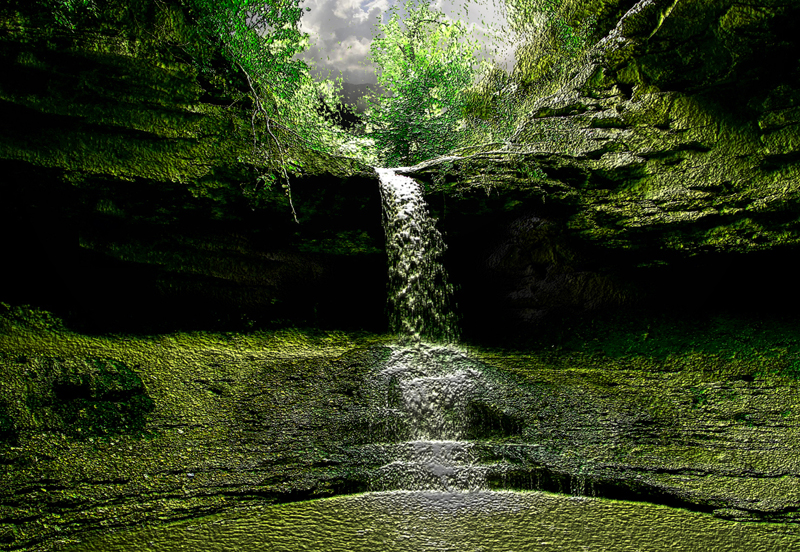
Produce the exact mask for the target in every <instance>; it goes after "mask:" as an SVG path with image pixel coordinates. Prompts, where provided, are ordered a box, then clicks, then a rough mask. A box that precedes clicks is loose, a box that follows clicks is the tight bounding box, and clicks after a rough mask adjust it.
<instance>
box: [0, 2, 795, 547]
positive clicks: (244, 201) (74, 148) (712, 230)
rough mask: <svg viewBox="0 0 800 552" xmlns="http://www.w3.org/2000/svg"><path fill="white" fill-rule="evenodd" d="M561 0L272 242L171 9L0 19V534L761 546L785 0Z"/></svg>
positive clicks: (271, 226)
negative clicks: (476, 123)
mask: <svg viewBox="0 0 800 552" xmlns="http://www.w3.org/2000/svg"><path fill="white" fill-rule="evenodd" d="M100 4H101V3H98V6H100ZM586 5H589V3H586ZM591 5H592V6H593V9H594V8H596V13H595V14H594V15H595V16H596V19H597V29H598V30H597V37H596V40H595V41H594V42H593V43H592V45H591V47H589V48H587V49H586V51H585V52H583V53H582V54H581V55H580V56H578V57H576V58H575V59H573V60H572V61H571V62H570V64H569V65H567V66H565V67H567V68H566V69H565V70H564V73H563V75H561V77H559V78H558V79H555V80H553V81H546V79H545V80H535V79H534V80H532V81H530V82H529V83H528V84H527V85H526V84H525V82H523V81H520V83H519V86H520V87H521V88H525V86H527V92H526V93H527V94H528V95H527V96H525V98H524V101H523V102H522V103H521V104H520V105H519V113H518V114H517V115H515V119H514V120H513V123H514V124H513V125H512V127H513V128H512V129H511V131H510V132H509V134H508V135H507V136H503V137H502V138H503V139H502V140H501V141H493V142H491V143H488V142H487V143H483V144H474V145H470V146H464V147H462V148H460V149H455V150H453V151H452V152H450V153H448V155H446V156H443V157H437V158H433V159H429V160H426V161H424V162H421V163H419V164H416V165H413V166H407V167H398V168H395V169H378V170H377V171H376V170H375V169H373V167H372V166H371V165H370V164H369V163H366V162H365V161H363V160H361V159H359V158H358V157H357V156H351V157H347V156H343V155H338V154H335V153H331V152H326V151H319V150H314V149H310V148H300V147H298V148H296V149H292V150H291V151H289V150H288V149H287V150H286V151H285V152H284V154H285V155H286V158H287V159H288V161H287V164H286V166H287V167H289V168H288V169H287V170H288V176H289V177H290V181H291V194H292V201H293V204H294V207H295V210H296V212H297V217H298V220H299V224H297V223H295V222H294V220H293V219H292V215H291V210H290V208H289V205H288V202H287V196H286V190H285V189H283V188H282V187H281V186H280V183H281V182H283V180H281V179H280V178H278V180H275V181H270V179H269V178H268V176H269V173H268V171H267V167H266V165H265V162H264V161H263V160H260V159H259V158H257V157H256V156H254V154H253V132H254V131H253V127H252V124H251V123H252V115H253V105H252V103H253V102H252V101H251V100H248V93H249V92H248V90H249V89H248V88H247V80H246V78H245V76H244V75H241V74H236V73H234V74H233V75H229V74H227V73H224V72H223V71H221V70H219V67H220V66H221V65H224V64H223V62H222V61H221V58H220V53H219V52H218V51H216V50H215V49H214V47H213V46H211V45H208V44H206V43H205V42H202V41H201V40H200V39H198V35H197V26H198V23H197V18H196V14H195V12H193V11H192V9H190V8H189V7H188V3H187V2H185V1H180V0H161V1H159V2H151V1H149V0H141V1H139V0H137V1H135V2H116V1H110V2H108V3H107V5H106V4H102V6H103V7H102V9H100V10H99V11H98V14H99V15H97V16H96V17H95V18H87V20H86V21H84V22H79V23H80V25H77V29H78V30H77V31H70V30H69V29H64V28H63V27H58V26H54V25H52V22H51V21H50V19H48V17H49V15H48V13H49V12H46V11H42V10H40V9H37V8H36V7H35V3H32V2H21V1H20V2H9V3H6V4H4V5H3V6H0V29H2V33H0V69H2V71H0V169H2V170H0V182H2V183H3V187H2V194H3V198H2V200H0V227H2V229H3V235H4V236H5V240H4V246H3V263H2V265H3V267H4V268H3V270H2V276H0V284H1V285H0V303H2V304H0V466H2V469H0V550H20V551H31V552H33V551H50V550H58V549H66V550H69V549H72V550H82V549H85V550H92V549H95V550H109V551H110V550H114V549H115V548H114V547H115V546H116V547H118V548H116V549H119V550H122V549H126V548H125V547H126V546H127V549H132V548H133V549H142V550H146V549H148V547H149V548H150V549H153V550H164V551H166V550H180V548H179V547H178V545H177V544H176V541H179V542H183V543H185V546H186V547H188V548H187V549H193V548H192V547H193V546H194V547H195V549H196V547H197V546H198V544H197V543H203V544H208V543H215V544H214V546H218V547H219V549H230V547H234V548H235V546H241V545H242V543H243V542H246V543H248V546H249V545H251V544H252V543H264V547H265V549H270V548H267V546H272V548H271V549H274V550H294V549H296V547H297V544H298V543H300V544H303V545H305V546H307V547H308V548H309V549H312V550H313V549H315V548H316V549H321V550H337V549H346V550H359V549H363V550H382V549H385V550H395V549H397V550H399V549H405V550H428V549H436V550H481V549H484V550H487V551H488V550H492V551H494V550H497V551H503V550H525V549H534V548H549V549H563V550H581V549H582V548H581V547H585V548H586V549H589V550H608V549H615V550H617V549H619V550H627V549H630V550H635V549H636V547H638V548H640V549H647V550H664V549H681V548H680V546H683V547H684V549H686V550H693V549H703V548H702V547H700V548H698V544H697V543H703V542H705V541H703V540H702V539H703V538H711V537H713V538H718V539H719V540H716V541H713V540H712V541H710V542H709V543H708V544H707V545H706V544H704V545H703V546H705V547H706V549H720V550H725V549H731V550H738V549H742V550H744V549H747V550H751V549H763V550H791V549H794V548H797V542H796V541H797V539H798V529H797V528H798V525H797V521H798V519H800V518H799V517H798V516H800V462H799V461H798V458H800V446H798V444H797V437H798V433H799V432H800V425H799V424H798V420H799V419H800V418H798V416H800V398H798V379H800V337H798V336H800V319H798V317H797V312H798V307H799V306H800V300H799V299H800V296H799V295H798V291H797V286H796V284H795V280H796V277H795V275H796V269H795V268H794V266H795V265H794V258H795V256H796V254H797V248H798V240H799V239H800V233H798V221H800V202H798V193H800V192H799V191H798V190H800V177H799V176H798V170H799V169H798V165H797V160H798V158H800V157H799V156H800V153H798V152H800V139H799V138H798V137H799V136H800V115H798V113H800V103H798V102H800V65H798V59H800V57H798V55H797V54H798V51H800V44H798V40H800V33H798V32H797V31H798V30H800V29H798V25H800V8H798V7H797V6H795V5H794V4H793V3H790V2H778V1H772V0H754V1H752V2H747V3H744V4H743V3H741V2H733V1H732V0H714V1H709V2H704V3H698V2H691V1H688V0H677V1H675V0H669V1H662V0H641V1H634V0H612V1H602V2H593V3H591ZM32 6H34V7H32ZM93 17H94V16H93ZM81 25H83V26H81ZM198 44H199V45H201V46H202V47H200V46H198ZM204 44H205V45H204ZM192 48H195V49H192ZM204 48H206V49H204ZM189 52H192V54H191V55H189ZM192 56H196V58H193V57H192ZM201 61H202V63H200V62H201ZM546 61H547V60H546V59H544V58H534V59H533V60H532V64H533V65H534V66H536V67H539V66H538V65H536V63H533V62H537V63H538V62H541V64H542V66H544V65H546V64H545V62H546ZM203 64H206V65H208V66H210V67H216V68H217V70H219V71H218V72H217V73H213V72H204V71H201V69H200V67H201V66H204V65H203ZM223 74H225V75H227V76H226V78H223V77H222V76H221V75H223ZM531 78H533V77H531ZM498 90H499V89H498ZM488 97H490V98H493V97H495V96H493V95H491V94H489V95H488ZM492 101H494V100H492ZM490 103H491V102H490ZM492 105H494V104H492ZM490 107H491V105H490ZM498 109H499V108H498ZM273 176H274V175H273ZM382 182H383V183H384V185H383V186H382V185H381V183H382ZM390 183H394V184H390ZM426 205H427V207H426ZM433 219H436V223H435V227H434V223H433ZM434 230H436V232H437V233H435V234H432V232H433V231H434ZM426 239H430V240H431V242H430V244H429V245H428V246H427V247H425V246H424V243H425V240H426ZM445 246H446V247H445ZM404 247H407V249H403V248H404ZM423 250H424V251H426V252H427V256H426V255H425V254H423ZM387 304H388V305H389V309H388V312H387V308H386V306H387ZM318 499H319V500H318ZM434 512H435V513H434ZM376 527H381V528H383V529H384V530H383V531H382V532H381V531H376V529H375V528H376ZM298 528H305V529H302V530H301V529H298ZM634 528H636V529H637V530H634ZM642 528H645V529H646V530H645V532H638V529H642ZM237 539H240V540H237ZM314 539H317V540H314ZM269 543H272V544H269ZM675 543H677V544H675ZM209 546H210V545H209ZM693 546H694V548H692V547H693ZM81 547H83V548H81ZM226 547H227V548H226ZM293 547H294V548H293ZM337 547H338V548H337ZM359 547H361V548H359ZM526 547H527V548H526ZM648 547H649V548H648ZM670 547H671V548H670ZM209 549H211V548H209Z"/></svg>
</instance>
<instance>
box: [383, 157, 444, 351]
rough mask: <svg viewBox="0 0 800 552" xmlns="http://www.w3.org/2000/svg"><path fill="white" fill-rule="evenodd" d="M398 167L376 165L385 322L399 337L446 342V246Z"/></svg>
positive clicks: (413, 185) (416, 191)
mask: <svg viewBox="0 0 800 552" xmlns="http://www.w3.org/2000/svg"><path fill="white" fill-rule="evenodd" d="M395 170H397V169H376V171H377V173H378V177H379V178H380V190H381V197H382V199H383V213H384V218H383V223H384V230H385V232H386V252H387V254H388V256H389V322H390V329H391V331H392V332H394V333H397V334H398V335H399V337H400V340H401V342H404V343H419V342H420V341H422V340H427V341H434V342H444V343H450V342H454V341H455V340H456V339H457V337H458V331H457V326H456V320H455V316H454V315H453V312H452V310H451V309H450V299H451V296H452V293H453V286H452V285H450V284H449V283H448V282H447V273H446V272H445V270H444V267H443V266H442V265H441V263H440V258H441V256H442V254H443V253H444V251H445V249H446V247H445V244H444V241H443V240H442V235H441V234H440V233H439V231H438V230H437V229H436V226H435V222H436V221H435V219H432V218H431V217H430V215H429V214H428V209H427V206H426V205H425V200H424V198H423V196H422V189H421V188H420V185H419V184H417V182H415V181H414V180H413V179H411V178H409V177H407V176H402V175H398V174H396V173H395Z"/></svg>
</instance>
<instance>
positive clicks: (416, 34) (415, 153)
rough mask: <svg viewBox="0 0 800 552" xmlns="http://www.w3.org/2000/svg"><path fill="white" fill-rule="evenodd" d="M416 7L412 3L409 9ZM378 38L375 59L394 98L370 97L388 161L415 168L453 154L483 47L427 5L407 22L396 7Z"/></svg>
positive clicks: (374, 131)
mask: <svg viewBox="0 0 800 552" xmlns="http://www.w3.org/2000/svg"><path fill="white" fill-rule="evenodd" d="M407 8H410V4H409V5H407ZM391 11H393V13H392V16H391V18H390V19H389V21H388V22H387V23H386V24H385V25H379V26H378V27H379V29H380V30H381V31H382V32H383V36H378V37H375V38H374V40H373V42H372V45H371V46H370V57H371V59H372V61H373V62H375V63H376V64H377V66H378V67H379V71H378V72H377V76H378V83H379V84H380V85H381V86H382V87H383V88H384V89H385V90H387V91H388V93H389V95H388V97H375V96H373V97H372V98H370V109H369V110H368V124H369V125H370V126H371V132H370V137H371V138H372V139H373V140H374V141H375V145H376V147H377V148H378V149H379V153H378V155H379V157H381V158H382V161H383V162H384V163H387V164H389V165H395V164H398V163H399V164H413V163H417V162H419V161H422V160H424V159H428V158H431V157H434V156H436V155H440V154H442V153H445V152H447V151H449V150H450V149H451V148H452V147H453V146H454V145H455V144H456V143H457V133H456V130H457V127H458V125H459V123H460V122H461V118H462V111H463V106H464V102H465V96H464V93H463V92H464V90H465V89H466V88H467V87H468V86H469V84H470V83H471V82H472V79H473V74H474V70H473V67H472V63H473V54H474V52H475V50H477V45H476V44H475V43H471V42H469V41H466V40H464V39H465V36H466V34H467V29H466V27H465V26H464V24H463V23H462V22H461V21H457V22H452V21H449V20H448V19H447V18H446V17H445V15H444V14H443V13H441V12H439V11H435V10H433V9H431V8H430V7H429V6H428V5H427V4H425V3H422V4H420V5H419V6H418V7H416V8H414V9H409V12H408V16H407V17H406V18H405V19H403V20H402V25H401V18H400V15H399V13H398V12H397V10H396V9H393V10H391Z"/></svg>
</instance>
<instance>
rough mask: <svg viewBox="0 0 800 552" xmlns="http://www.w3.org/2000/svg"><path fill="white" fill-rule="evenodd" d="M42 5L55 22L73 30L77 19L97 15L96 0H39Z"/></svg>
mask: <svg viewBox="0 0 800 552" xmlns="http://www.w3.org/2000/svg"><path fill="white" fill-rule="evenodd" d="M40 2H41V3H42V5H43V7H44V8H45V9H46V10H47V11H49V12H50V13H52V14H53V17H54V18H55V20H56V22H57V23H58V24H59V25H60V26H62V27H65V28H67V29H72V30H74V29H75V27H76V24H77V21H79V20H81V19H84V18H86V17H93V16H96V15H97V3H96V0H40Z"/></svg>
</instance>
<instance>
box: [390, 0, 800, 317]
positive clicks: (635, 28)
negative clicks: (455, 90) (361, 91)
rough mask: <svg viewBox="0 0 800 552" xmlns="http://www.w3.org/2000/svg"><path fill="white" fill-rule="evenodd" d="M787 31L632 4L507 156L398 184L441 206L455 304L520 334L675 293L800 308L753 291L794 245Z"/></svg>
mask: <svg viewBox="0 0 800 552" xmlns="http://www.w3.org/2000/svg"><path fill="white" fill-rule="evenodd" d="M620 5H622V3H620ZM799 26H800V8H798V7H797V6H795V5H793V4H789V3H778V2H770V1H761V2H752V3H748V4H747V5H746V6H744V5H741V4H738V3H735V2H732V1H722V0H721V1H715V2H703V3H695V2H680V1H679V2H659V1H641V2H638V3H636V4H635V5H633V7H631V8H630V9H629V10H628V11H627V12H626V13H625V14H624V15H623V16H622V17H621V18H620V19H619V21H618V22H617V24H616V25H615V26H613V28H611V30H610V32H609V33H608V34H607V36H605V37H604V38H603V39H602V40H600V41H599V42H598V44H597V45H596V46H595V47H594V48H592V49H591V50H590V51H589V52H588V53H587V54H586V55H585V56H584V57H583V58H582V59H581V60H579V61H578V62H576V64H575V66H574V69H573V71H572V72H571V73H570V74H569V76H568V78H567V79H566V80H565V81H564V82H563V83H562V86H561V89H560V90H559V91H558V92H557V93H556V94H553V95H551V96H547V97H540V98H538V99H537V100H535V101H533V102H532V103H531V104H530V109H529V112H528V115H527V117H523V118H522V120H520V121H519V124H518V125H517V128H516V131H515V133H514V135H513V137H512V139H511V140H510V141H509V142H508V143H507V144H506V145H505V146H504V147H502V148H499V149H492V150H490V149H488V148H483V149H480V148H476V149H473V150H472V154H471V155H469V156H466V155H465V156H462V157H450V158H447V159H440V160H436V161H433V162H429V163H426V164H422V165H419V166H417V167H413V168H411V169H410V170H408V171H406V172H405V174H408V175H411V176H414V177H417V178H420V179H423V180H425V181H426V182H427V183H428V184H429V185H430V186H432V187H433V188H434V189H437V190H438V189H444V190H448V191H449V193H448V194H447V196H446V197H445V196H442V195H441V194H431V197H430V201H431V204H432V208H433V210H435V211H437V212H438V214H439V215H440V216H441V218H442V220H441V222H440V225H441V228H442V229H443V232H444V234H445V240H446V242H447V244H448V246H449V247H450V256H449V257H448V258H447V259H446V262H445V264H446V265H447V266H448V270H449V271H450V273H451V274H452V277H453V281H454V282H455V283H456V284H457V285H458V284H459V283H462V282H463V286H462V290H461V297H460V298H459V297H458V296H457V298H456V301H457V302H458V303H459V304H460V305H462V307H464V308H467V309H470V308H474V309H475V313H478V312H482V313H485V312H486V310H485V309H482V308H479V307H478V306H477V305H478V303H480V302H481V299H480V298H478V296H479V295H481V293H485V292H487V290H488V293H489V294H490V295H491V296H492V297H491V298H485V299H484V300H483V301H482V302H483V303H484V304H485V305H489V306H487V307H486V308H487V309H489V310H490V311H492V317H493V319H502V318H503V317H504V315H503V314H502V313H503V312H505V313H506V315H508V316H506V318H508V317H509V316H510V317H511V318H513V319H514V320H515V321H518V322H519V323H521V324H522V325H523V326H524V325H525V321H529V320H548V319H552V317H553V316H552V315H560V314H563V313H565V312H586V311H591V310H593V309H597V308H602V307H616V306H619V305H621V304H630V302H631V301H633V300H634V299H636V298H639V299H641V298H642V297H643V296H651V297H652V296H653V293H655V295H657V296H659V297H660V298H662V299H663V298H667V297H669V298H674V297H676V296H677V295H679V294H680V293H679V292H678V289H679V288H680V289H682V290H686V289H687V288H689V289H694V291H693V292H692V293H691V295H692V299H696V298H697V297H698V296H699V297H701V298H702V299H703V300H706V299H708V300H711V299H713V301H716V302H718V303H719V302H724V301H725V297H726V294H728V295H727V300H728V301H730V300H731V299H732V297H731V296H730V295H729V294H730V292H734V294H735V295H734V297H736V298H737V300H738V299H739V298H741V299H743V300H744V301H746V302H751V303H759V302H764V301H762V300H761V299H764V300H766V301H769V300H774V299H777V300H778V301H779V302H780V303H783V304H786V303H787V302H788V303H792V304H796V302H797V295H796V294H795V293H794V292H792V291H791V288H792V287H793V286H788V288H787V287H784V288H782V289H783V292H782V293H781V294H778V296H775V294H774V293H773V292H772V291H769V290H766V289H765V287H770V288H773V289H774V285H775V284H776V283H778V282H776V280H775V279H776V278H777V279H778V280H781V276H780V275H781V274H784V273H785V272H786V270H787V269H788V266H787V263H786V259H787V258H789V256H791V255H792V254H793V253H792V252H796V250H797V246H798V243H800V232H798V220H800V172H798V171H799V170H800V169H798V165H797V160H798V159H800V115H798V114H799V113H800V65H798V59H800V56H798V53H800V43H799V42H798V41H800V38H798V37H800V33H798V31H799V30H800V28H798V27H799ZM479 220H480V221H481V222H478V221H479ZM484 221H485V222H484ZM545 228H546V229H548V230H547V231H545V230H544V229H545ZM545 236H548V237H545ZM462 240H463V242H462ZM459 251H461V252H462V253H463V254H466V252H467V251H472V254H473V255H474V256H475V257H477V256H478V255H479V256H480V258H479V259H478V258H475V257H473V258H475V262H474V263H472V264H471V265H469V266H468V264H467V263H466V262H465V261H463V259H461V258H460V257H459ZM448 261H449V263H450V264H448ZM755 264H758V265H760V268H759V267H756V266H754V265H755ZM450 265H453V266H450ZM659 266H661V267H664V268H663V269H662V270H659V269H658V267H659ZM717 266H720V267H721V266H725V267H726V269H727V270H726V271H725V278H724V280H723V281H721V282H720V281H719V280H717V285H718V287H716V288H715V287H714V286H713V285H710V282H712V281H714V280H715V278H716V277H717V276H720V275H721V274H722V272H721V271H720V270H718V269H716V268H714V267H717ZM667 267H669V268H667ZM667 273H669V275H670V277H671V278H672V279H671V281H670V280H669V279H668V277H667ZM651 281H652V282H655V281H658V282H659V283H662V284H664V283H665V284H667V285H666V287H663V286H662V287H659V286H654V285H650V284H649V283H648V282H651ZM781 282H783V280H781ZM719 284H722V285H719ZM778 285H780V284H778ZM631 286H632V287H631ZM634 288H635V289H634ZM700 289H703V290H704V291H703V292H699V290H700ZM481 290H483V291H481ZM706 292H708V293H706ZM492 304H494V305H499V306H498V307H496V308H495V307H491V305H492ZM548 315H550V316H548ZM464 317H465V325H468V324H467V323H468V319H469V317H470V314H469V313H468V312H465V313H464ZM474 318H475V319H477V318H485V316H484V314H481V315H478V314H475V315H474ZM510 325H512V326H513V324H510Z"/></svg>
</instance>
